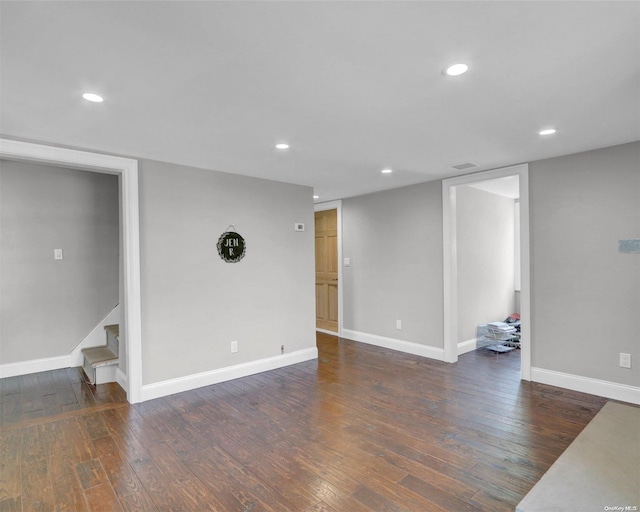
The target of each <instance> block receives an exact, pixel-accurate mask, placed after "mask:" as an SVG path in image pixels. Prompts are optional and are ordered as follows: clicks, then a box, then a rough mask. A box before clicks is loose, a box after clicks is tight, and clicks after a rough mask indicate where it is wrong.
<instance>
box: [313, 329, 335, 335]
mask: <svg viewBox="0 0 640 512" xmlns="http://www.w3.org/2000/svg"><path fill="white" fill-rule="evenodd" d="M316 332H321V333H323V334H328V335H329V336H338V333H337V332H333V331H327V330H326V329H319V328H318V327H316Z"/></svg>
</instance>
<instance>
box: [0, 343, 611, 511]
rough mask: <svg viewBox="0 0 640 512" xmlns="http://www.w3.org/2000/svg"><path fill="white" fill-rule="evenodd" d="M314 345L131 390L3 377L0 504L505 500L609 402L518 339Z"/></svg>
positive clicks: (322, 506) (441, 504)
mask: <svg viewBox="0 0 640 512" xmlns="http://www.w3.org/2000/svg"><path fill="white" fill-rule="evenodd" d="M318 348H319V358H318V360H317V361H309V362H306V363H301V364H297V365H295V366H290V367H288V368H283V369H280V370H275V371H272V372H267V373H262V374H259V375H254V376H251V377H246V378H242V379H238V380H234V381H229V382H226V383H222V384H217V385H213V386H208V387H204V388H200V389H197V390H193V391H189V392H185V393H180V394H177V395H172V396H168V397H165V398H161V399H157V400H152V401H149V402H145V403H143V404H137V405H130V404H128V403H126V402H125V401H123V400H124V395H123V393H122V391H121V390H120V391H118V386H117V385H108V386H102V387H100V386H98V387H90V386H86V384H84V383H82V382H80V381H78V380H77V376H78V374H77V372H76V373H75V374H74V372H75V370H73V371H71V370H67V371H62V373H61V372H60V371H58V372H45V373H43V374H36V375H30V376H25V377H20V378H10V379H3V380H1V381H0V392H1V393H0V394H1V396H2V413H3V416H2V426H1V432H0V511H9V510H10V511H13V510H16V511H31V510H41V511H53V510H92V511H108V512H110V511H120V510H123V511H127V512H129V511H132V512H133V511H136V512H137V511H142V510H159V511H203V510H217V511H258V510H269V511H277V512H287V511H307V512H311V511H314V512H321V511H325V512H327V511H340V512H342V511H347V512H358V511H375V512H379V511H455V512H459V511H472V510H473V511H491V512H494V511H502V510H504V511H513V510H514V508H515V506H516V504H517V503H518V502H519V501H520V500H521V499H522V497H523V496H524V495H525V494H526V493H527V492H528V490H529V489H530V488H531V487H532V486H533V485H534V484H535V482H536V481H537V480H538V479H539V478H540V477H541V476H542V475H543V473H544V472H545V471H546V470H547V469H548V468H549V466H550V465H551V464H552V463H553V462H554V461H555V460H556V459H557V458H558V456H559V455H560V454H561V453H562V452H563V451H564V449H565V448H566V447H567V446H568V445H569V444H570V443H571V441H573V439H574V438H575V437H576V436H577V435H578V434H579V433H580V432H581V431H582V429H583V428H584V427H585V426H586V424H587V423H588V422H589V421H590V420H591V419H592V418H593V417H594V416H595V415H596V413H597V412H598V411H599V410H600V409H601V407H602V406H603V405H604V403H605V402H606V400H605V399H603V398H599V397H595V396H592V395H585V394H581V393H577V392H573V391H568V390H563V389H560V388H554V387H551V386H546V385H542V384H533V383H528V382H521V381H520V379H519V357H520V354H519V352H518V351H513V352H510V353H507V354H500V355H495V354H492V353H490V352H486V351H476V352H470V353H468V354H465V355H463V356H461V357H460V360H459V362H458V363H457V364H455V365H449V364H445V363H440V362H437V361H433V360H429V359H424V358H420V357H417V356H411V355H407V354H402V353H398V352H393V351H389V350H385V349H381V348H377V347H372V346H368V345H363V344H360V343H356V342H352V341H348V340H338V339H337V338H333V337H330V336H326V335H322V334H321V335H318ZM63 374H64V375H66V376H67V381H68V384H67V383H65V378H64V375H63ZM74 375H75V376H74ZM79 384H80V385H79ZM69 386H70V387H69ZM85 388H86V389H85ZM69 389H71V392H70V391H69ZM74 400H75V401H74Z"/></svg>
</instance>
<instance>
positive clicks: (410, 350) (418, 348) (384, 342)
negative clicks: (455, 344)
mask: <svg viewBox="0 0 640 512" xmlns="http://www.w3.org/2000/svg"><path fill="white" fill-rule="evenodd" d="M342 337H343V338H348V339H350V340H353V341H359V342H361V343H367V344H369V345H375V346H376V347H383V348H388V349H391V350H397V351H398V352H405V353H407V354H413V355H416V356H422V357H428V358H429V359H437V360H438V361H444V349H443V348H437V347H430V346H429V345H421V344H420V343H414V342H412V341H404V340H397V339H394V338H386V337H384V336H378V335H377V334H368V333H366V332H359V331H352V330H350V329H342Z"/></svg>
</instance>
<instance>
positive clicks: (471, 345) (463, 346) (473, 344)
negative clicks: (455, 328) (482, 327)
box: [458, 338, 478, 356]
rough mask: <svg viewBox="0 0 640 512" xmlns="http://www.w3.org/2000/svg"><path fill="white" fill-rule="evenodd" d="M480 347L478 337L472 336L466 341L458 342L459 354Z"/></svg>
mask: <svg viewBox="0 0 640 512" xmlns="http://www.w3.org/2000/svg"><path fill="white" fill-rule="evenodd" d="M477 348H478V338H471V339H469V340H466V341H461V342H460V343H458V355H459V356H461V355H462V354H466V353H467V352H473V351H474V350H475V349H477Z"/></svg>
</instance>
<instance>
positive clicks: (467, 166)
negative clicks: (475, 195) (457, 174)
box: [451, 162, 478, 171]
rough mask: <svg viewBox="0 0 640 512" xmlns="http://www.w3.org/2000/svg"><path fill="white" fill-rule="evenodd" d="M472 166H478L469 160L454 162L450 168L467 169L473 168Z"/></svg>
mask: <svg viewBox="0 0 640 512" xmlns="http://www.w3.org/2000/svg"><path fill="white" fill-rule="evenodd" d="M474 167H478V166H477V165H476V164H473V163H471V162H464V163H461V164H456V165H452V166H451V168H452V169H455V170H456V171H467V170H469V169H473V168H474Z"/></svg>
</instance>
